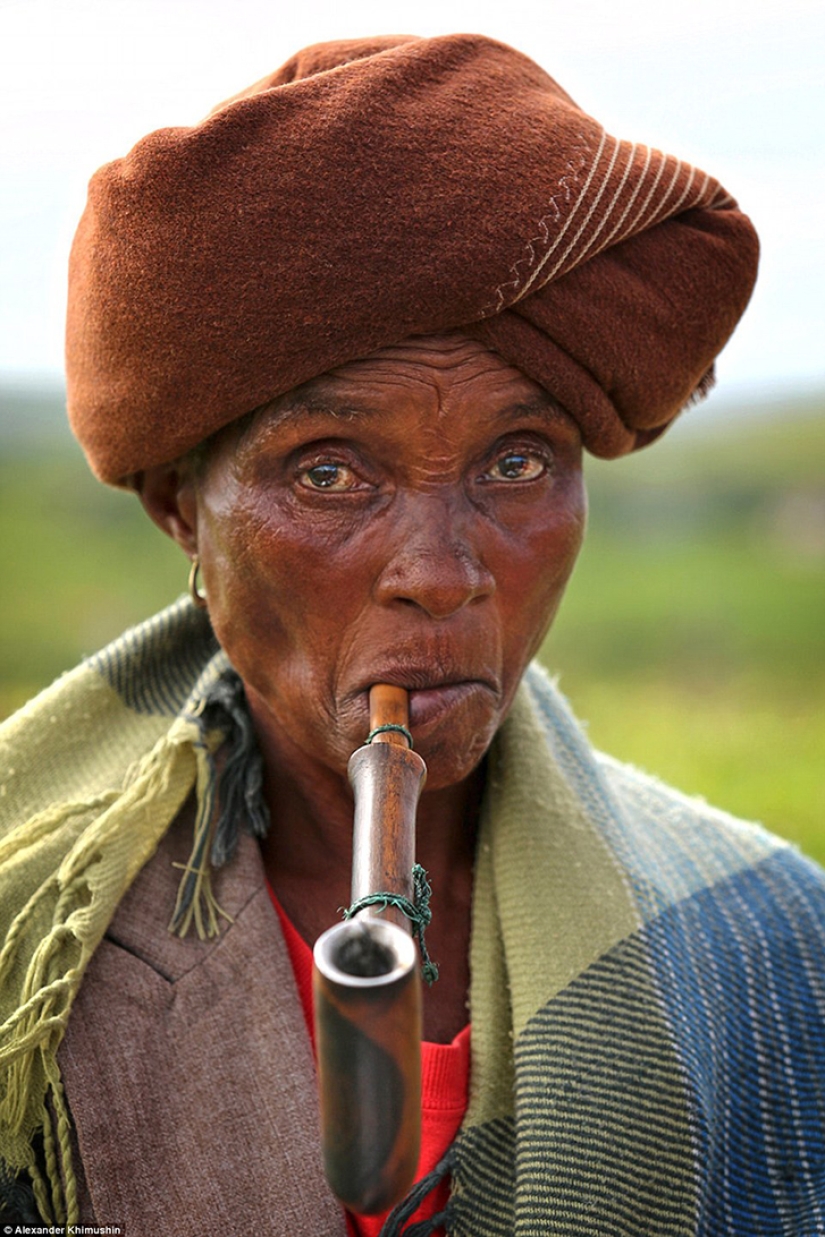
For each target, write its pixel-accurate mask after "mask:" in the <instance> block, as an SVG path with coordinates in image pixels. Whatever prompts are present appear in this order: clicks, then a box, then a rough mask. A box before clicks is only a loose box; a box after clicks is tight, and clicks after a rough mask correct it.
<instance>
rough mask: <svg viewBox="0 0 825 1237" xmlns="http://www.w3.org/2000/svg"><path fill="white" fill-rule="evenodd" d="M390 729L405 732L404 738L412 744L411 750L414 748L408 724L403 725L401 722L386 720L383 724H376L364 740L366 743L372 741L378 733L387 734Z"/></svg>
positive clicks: (400, 732) (399, 732)
mask: <svg viewBox="0 0 825 1237" xmlns="http://www.w3.org/2000/svg"><path fill="white" fill-rule="evenodd" d="M388 730H394V731H395V733H396V734H403V736H404V738H405V739H406V740H407V742H408V743H409V745H410V751H412V750H413V737H412V734H411V733H410V731H409V730H408V729H407V727H406V726H402V725H401V724H400V723H399V722H385V723H384V725H383V726H376V727H375V729H374V730H371V731H370V732H369V734H368V735H367V737H366V739H365V740H364V744H365V745H366V744H369V743H372V741H373V739H374V738H375V736H376V735H379V734H386V733H387V731H388Z"/></svg>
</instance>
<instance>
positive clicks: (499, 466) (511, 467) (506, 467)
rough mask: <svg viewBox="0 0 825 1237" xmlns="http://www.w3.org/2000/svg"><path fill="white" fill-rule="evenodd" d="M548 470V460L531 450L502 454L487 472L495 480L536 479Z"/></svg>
mask: <svg viewBox="0 0 825 1237" xmlns="http://www.w3.org/2000/svg"><path fill="white" fill-rule="evenodd" d="M546 471H547V461H546V460H544V459H542V457H541V456H540V455H534V454H532V453H531V452H529V451H508V452H507V454H506V455H500V456H499V458H498V459H497V460H496V461H495V463H494V464H493V466H492V467H491V468H490V470H489V471H488V473H487V474H486V475H487V476H488V477H490V478H491V479H492V480H493V481H534V480H535V479H536V478H537V477H540V476H541V475H542V474H543V473H545V472H546Z"/></svg>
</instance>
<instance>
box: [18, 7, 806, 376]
mask: <svg viewBox="0 0 825 1237" xmlns="http://www.w3.org/2000/svg"><path fill="white" fill-rule="evenodd" d="M457 30H465V31H466V30H473V31H480V32H482V33H484V34H489V35H491V36H493V37H495V38H499V39H502V40H504V41H505V42H508V43H511V44H513V46H515V47H517V48H519V50H521V51H524V52H526V53H527V54H528V55H531V56H532V57H533V58H534V59H535V60H537V61H538V62H539V63H540V64H541V65H542V66H543V67H544V68H545V69H546V70H547V71H548V72H550V73H551V74H552V75H553V76H554V77H556V78H557V79H558V80H559V82H560V83H561V84H562V86H564V87H565V88H566V89H567V90H568V92H569V93H570V94H572V95H573V97H574V98H575V99H576V101H577V102H578V103H579V104H580V105H581V106H582V107H584V108H585V109H586V110H587V111H589V112H591V113H592V114H593V115H594V116H596V117H597V119H598V120H599V121H601V123H602V124H604V125H605V127H606V128H607V129H608V131H610V132H612V133H614V134H617V135H618V136H620V137H624V138H631V139H637V140H639V141H643V142H646V143H647V144H648V145H653V146H658V147H661V148H663V149H665V150H667V151H669V152H671V153H673V154H676V155H679V156H681V157H683V158H685V159H687V160H689V161H691V162H693V163H697V164H699V166H700V167H703V168H704V169H706V170H707V171H709V172H711V173H712V174H713V175H715V176H716V177H718V178H719V179H720V180H721V181H722V183H723V184H724V185H725V187H726V188H727V189H729V190H730V192H732V193H733V194H734V195H735V196H736V197H737V198H738V199H739V201H740V204H741V205H742V206H743V208H744V209H745V210H747V211H748V212H749V213H750V214H751V216H752V217H753V219H754V221H755V223H756V225H757V228H758V230H759V232H760V234H761V237H762V244H763V260H762V268H761V274H760V280H759V284H758V286H757V292H756V294H755V296H754V299H753V301H752V303H751V307H750V308H749V310H748V313H747V315H746V317H745V319H744V322H743V324H742V326H741V327H740V328H739V332H738V334H737V336H736V337H735V338H734V340H733V342H732V343H731V344H730V345H729V347H728V349H727V350H726V352H725V354H724V356H723V358H722V361H721V363H720V366H719V369H720V385H721V387H722V389H725V390H727V392H728V393H731V392H733V393H735V392H736V391H738V390H740V389H742V390H744V389H746V388H747V389H749V390H757V391H758V390H765V391H768V390H769V389H776V388H782V387H784V386H814V385H816V384H819V383H825V242H824V241H823V237H824V236H825V219H824V218H823V214H824V212H823V201H824V200H825V174H824V172H823V169H825V87H823V80H825V4H823V3H822V0H748V2H745V0H691V2H690V3H688V4H674V3H666V0H627V2H626V3H624V4H623V3H622V2H621V0H578V2H577V0H567V2H566V3H564V4H562V3H560V2H559V0H500V3H498V4H495V5H493V4H492V3H489V2H488V0H475V2H474V3H473V4H472V5H470V4H463V3H460V2H459V0H419V2H417V3H408V2H406V0H399V2H398V3H392V2H391V0H346V2H345V0H335V3H333V2H332V0H303V3H302V2H301V0H289V3H283V0H268V2H266V3H264V2H263V0H0V107H1V108H2V110H1V111H0V115H2V118H3V122H2V136H1V137H0V169H2V184H1V185H0V377H3V376H4V375H5V376H11V375H14V374H17V373H20V372H23V371H52V372H57V371H59V370H60V367H61V364H62V333H63V322H62V319H63V309H64V303H65V269H66V262H67V256H68V249H69V244H70V241H71V236H72V232H73V230H74V227H75V225H76V223H77V220H78V218H79V215H80V213H81V211H82V209H83V203H84V199H85V189H86V182H87V180H88V178H89V176H90V175H91V173H92V172H93V171H94V170H95V168H97V167H98V166H99V165H100V164H101V163H103V162H105V161H106V160H108V159H111V158H114V157H116V156H119V155H122V154H125V153H126V151H127V150H128V149H129V148H130V147H131V145H132V144H133V143H134V142H135V141H137V140H138V138H140V137H142V136H144V135H145V134H146V133H148V132H149V131H150V130H152V129H155V128H159V127H164V126H167V125H180V124H190V123H193V122H195V121H197V120H199V119H200V118H201V117H202V116H203V115H204V114H205V113H206V112H207V111H208V110H209V109H210V108H211V107H212V105H213V104H215V103H217V102H218V101H219V100H221V99H223V98H225V97H227V96H228V95H231V94H233V93H234V92H235V91H237V90H239V89H240V88H242V87H243V86H246V85H247V84H249V83H251V82H253V81H255V80H256V79H257V78H260V77H262V76H263V75H264V74H265V73H267V72H269V71H271V70H272V69H274V68H276V67H277V66H278V65H279V64H281V63H282V62H283V61H284V60H286V59H287V58H288V56H290V55H291V54H292V53H293V52H294V51H296V50H297V49H298V48H299V47H302V46H304V45H306V44H308V43H313V42H317V41H320V40H323V39H328V38H340V37H355V36H358V35H363V34H374V33H379V32H386V33H412V34H425V35H434V34H445V33H451V32H454V31H457Z"/></svg>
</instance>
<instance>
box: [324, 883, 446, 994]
mask: <svg viewBox="0 0 825 1237" xmlns="http://www.w3.org/2000/svg"><path fill="white" fill-rule="evenodd" d="M412 878H413V900H412V902H411V901H410V899H409V898H405V897H404V896H403V895H402V894H400V893H368V894H367V896H366V897H365V898H359V899H358V901H357V902H353V904H352V906H350V907H349V908H348V909H347V910H345V911H344V919H352V917H353V915H357V914H358V912H359V911H363V910H365V909H366V908H367V907H368V906H380V908H381V910H382V911H385V910H386V909H387V907H388V906H393V907H395V909H396V910H398V911H400V912H401V914H402V915H406V917H407V919H409V921H410V923H411V924H412V926H413V936H414V937H415V939H416V940H417V941H418V948H419V950H420V951H421V975H422V977H423V979H424V982H425V983H426V984H428V985H429V986H430V987H431V986H432V985H433V984H434V983H435V981H436V980H437V979H438V967H437V966H436V964H435V963H434V962H433V960H432V958H431V957H430V955H429V954H428V952H427V946H426V944H425V943H424V933H425V932H426V930H427V928H428V927H429V926H430V922H431V920H432V917H433V913H432V911H431V910H430V898H431V896H432V892H433V891H432V887H431V886H430V882H429V881H428V880H427V873H426V872H425V871H424V869H423V868H422V866H421V864H420V863H416V864H415V865H414V866H413V870H412Z"/></svg>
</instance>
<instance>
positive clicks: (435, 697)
mask: <svg viewBox="0 0 825 1237" xmlns="http://www.w3.org/2000/svg"><path fill="white" fill-rule="evenodd" d="M482 696H485V697H486V698H487V701H486V703H487V706H488V707H489V704H490V702H491V700H492V696H493V692H492V691H491V689H490V687H488V685H487V684H486V683H483V682H482V681H481V680H479V679H465V680H459V681H457V682H454V683H441V684H438V685H437V686H433V687H421V688H419V687H413V688H411V689H409V701H410V730H411V731H412V735H413V740H415V738H416V735H417V734H418V733H423V732H426V731H428V730H431V729H433V728H434V727H435V726H437V725H438V724H439V723H440V722H442V721H443V720H444V718H445V717H446V715H447V714H448V713H450V712H451V711H452V710H454V709H458V708H460V707H462V706H463V705H467V704H471V703H473V702H474V700H475V701H477V702H478V703H480V698H481V697H482Z"/></svg>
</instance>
